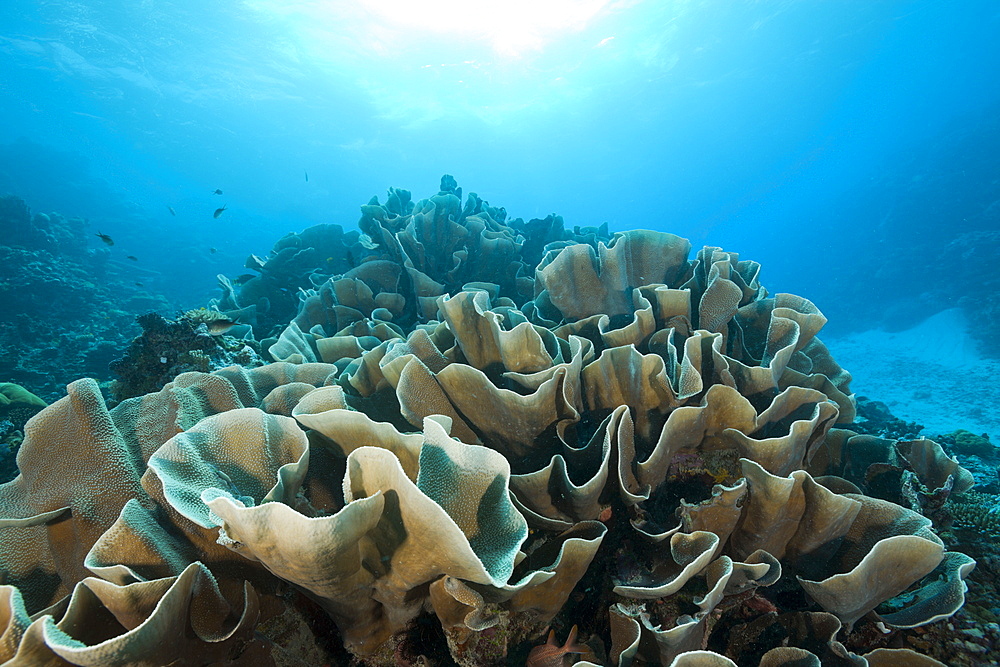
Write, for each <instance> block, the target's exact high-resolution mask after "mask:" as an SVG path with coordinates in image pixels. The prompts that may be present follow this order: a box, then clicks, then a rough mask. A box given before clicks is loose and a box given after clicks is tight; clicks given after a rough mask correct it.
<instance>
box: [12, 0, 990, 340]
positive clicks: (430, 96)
mask: <svg viewBox="0 0 1000 667" xmlns="http://www.w3.org/2000/svg"><path fill="white" fill-rule="evenodd" d="M0 21H2V22H0V56H2V58H3V67H2V68H0V86H2V88H0V91H2V95H0V156H2V158H3V159H2V167H0V191H7V192H11V193H14V194H17V195H18V196H21V197H22V198H24V199H25V200H26V201H27V202H28V204H29V206H31V207H32V209H33V210H38V211H49V210H56V211H60V212H62V213H63V214H65V215H75V216H83V217H87V218H89V219H90V220H91V221H92V224H95V225H97V226H99V227H101V230H102V231H104V232H105V233H108V234H111V235H112V236H113V237H114V238H116V239H119V244H120V245H122V246H125V245H129V246H130V247H135V248H143V247H147V248H148V247H149V246H150V244H152V246H153V247H155V248H156V252H155V253H150V252H148V251H147V252H145V253H144V255H145V256H144V257H143V258H142V259H143V260H144V261H148V262H149V266H150V267H152V268H155V269H157V270H160V271H163V272H170V271H171V270H173V271H176V269H178V268H183V269H184V274H183V276H181V277H180V278H178V277H177V276H173V277H172V278H171V280H169V281H164V284H162V285H161V286H159V287H160V288H161V289H164V290H167V291H169V292H170V293H171V295H172V296H175V297H176V298H178V299H184V298H192V297H195V296H201V294H200V292H198V291H197V289H198V287H197V286H198V285H204V284H213V282H214V280H213V278H214V274H215V273H218V272H221V271H223V270H225V269H230V267H232V266H236V265H237V264H238V263H242V259H243V256H244V254H245V253H247V252H250V251H253V250H256V251H257V252H261V253H262V252H264V251H266V249H267V248H268V247H270V245H271V243H272V242H273V240H274V239H275V238H276V237H278V236H280V235H282V234H284V233H286V232H290V231H299V230H301V229H303V228H305V227H307V226H309V225H312V224H316V223H323V222H337V223H340V224H343V225H345V226H350V225H353V224H354V223H355V221H356V219H357V217H358V205H359V204H361V203H364V201H366V200H367V199H368V198H369V197H371V196H372V195H382V194H383V193H384V192H385V190H386V188H387V187H388V186H394V187H401V188H407V189H411V190H412V191H413V192H414V194H415V197H417V198H419V197H421V196H425V194H424V193H428V194H433V192H432V191H434V189H435V187H436V186H437V179H438V177H439V176H440V174H442V173H449V174H453V175H454V176H455V177H456V178H457V179H458V181H459V183H460V184H462V185H463V186H465V189H466V190H471V191H475V192H477V193H479V195H480V196H481V197H483V198H484V199H486V200H488V201H490V202H493V203H494V204H496V205H503V206H504V207H505V208H506V209H507V210H508V211H509V212H510V214H511V215H513V216H518V217H523V218H525V219H528V218H532V217H544V216H545V215H546V214H549V213H557V214H559V215H562V216H563V217H564V219H565V220H566V223H567V224H568V225H580V226H587V225H594V226H596V225H600V224H601V223H604V222H607V223H608V224H609V226H610V228H611V229H612V230H614V231H617V230H624V229H631V228H637V227H642V228H650V229H657V230H664V231H670V232H673V233H676V234H679V235H681V236H685V237H687V238H690V239H691V240H692V241H693V242H694V243H695V245H696V246H700V245H701V244H711V245H718V246H722V247H723V248H725V249H727V250H730V249H731V250H735V251H737V252H740V254H741V256H742V257H744V258H747V259H754V260H757V261H759V262H761V263H762V264H764V266H765V267H766V274H765V275H766V276H767V278H768V285H769V286H770V289H771V290H772V291H775V290H777V291H792V292H795V293H799V294H805V295H807V296H808V297H809V298H811V299H813V300H814V301H816V302H817V303H818V304H819V305H820V307H821V308H823V309H824V312H828V314H830V315H832V314H833V313H834V312H835V311H836V310H837V308H838V304H837V301H838V299H839V298H840V296H841V295H843V293H844V292H859V291H862V292H864V294H863V297H864V299H871V298H874V297H875V296H876V295H878V298H879V299H885V298H887V297H888V298H898V299H901V300H902V299H914V298H919V295H920V294H922V293H923V292H925V291H926V290H927V288H926V286H925V285H921V284H920V283H923V282H925V281H924V280H921V279H919V278H917V276H915V275H913V274H907V275H906V276H905V277H903V276H892V277H891V279H892V281H893V282H892V284H891V285H888V286H886V289H882V290H878V291H874V290H872V289H871V286H864V285H861V284H858V283H857V282H855V283H848V284H844V283H843V282H842V281H841V280H840V277H841V276H842V275H843V274H845V273H847V274H849V275H851V276H852V277H853V276H855V275H857V276H858V277H863V276H865V275H867V274H868V272H869V269H870V267H869V269H866V270H865V271H864V272H862V273H860V274H855V272H854V269H855V268H856V266H857V265H859V264H860V265H869V264H870V263H871V262H873V261H878V262H882V261H885V258H886V255H887V254H892V253H893V252H894V251H893V248H894V247H897V246H898V245H899V244H900V243H902V244H906V243H909V242H910V239H908V238H906V237H907V236H908V235H909V234H910V233H916V232H918V231H919V232H920V233H921V234H924V235H927V234H930V235H939V236H940V238H941V239H942V240H946V239H950V238H951V237H952V236H953V235H954V234H955V232H956V231H958V230H960V229H962V228H963V227H965V226H966V225H967V221H966V220H965V218H966V217H968V214H969V210H968V209H969V208H970V207H969V206H968V202H966V201H963V199H964V198H965V196H966V195H968V194H969V193H967V192H966V190H967V189H969V188H970V187H981V188H992V195H993V196H994V197H995V196H996V195H997V186H996V184H995V182H994V180H995V174H996V173H997V157H996V156H997V155H998V154H1000V150H997V148H998V147H1000V132H998V128H997V117H998V115H1000V114H998V113H997V105H998V102H1000V85H998V83H1000V82H998V80H997V79H998V75H997V72H998V71H1000V48H998V47H997V46H996V39H995V35H996V34H998V28H1000V7H998V6H997V5H996V3H994V2H991V1H989V0H984V1H982V2H976V1H970V2H962V3H958V4H956V3H949V2H941V1H928V0H924V1H916V2H862V1H858V2H852V1H840V0H836V1H831V2H812V1H802V2H721V1H720V2H667V1H663V2H661V1H654V0H647V1H645V2H642V1H634V0H618V1H613V0H607V1H601V0H589V1H579V2H573V1H570V0H561V1H553V2H544V3H532V2H505V3H491V2H485V1H481V2H447V1H443V0H437V1H428V2H390V1H376V0H372V1H370V2H361V1H359V2H284V1H277V0H276V1H273V2H272V1H268V0H257V1H252V2H219V3H202V2H155V3H153V2H52V1H47V2H40V3H9V5H8V6H6V7H5V9H4V12H3V17H2V19H0ZM963 142H964V143H963ZM959 146H965V148H966V150H964V151H962V152H954V153H953V152H950V149H957V147H959ZM932 171H936V172H941V173H940V174H931V173H929V172H932ZM305 174H308V179H309V180H308V181H306V179H305ZM935 176H937V177H938V178H937V180H932V179H933V178H934V177H935ZM920 178H925V179H927V181H928V187H933V188H936V190H935V192H934V193H933V197H934V198H935V199H937V200H940V199H948V198H952V199H954V200H956V201H955V204H956V205H955V206H954V207H949V206H948V202H942V205H943V210H941V211H927V210H925V209H918V210H915V211H907V219H906V220H905V221H903V222H900V223H895V224H892V225H890V226H889V228H886V225H885V221H884V217H885V216H886V215H890V214H891V211H892V210H893V209H894V208H895V209H899V208H900V207H905V206H906V204H907V202H906V199H907V198H910V197H920V196H921V194H922V193H920V192H919V190H920V187H921V184H920V183H919V182H917V181H918V179H920ZM941 178H943V179H946V182H940V179H941ZM887 180H888V181H889V187H891V192H890V191H888V190H883V191H882V192H881V194H880V195H875V196H873V195H871V193H870V192H869V190H870V189H871V188H872V186H873V185H874V184H884V183H886V181H887ZM215 189H221V190H222V191H223V192H224V195H223V196H221V197H218V198H213V197H210V196H207V195H209V193H211V192H212V191H214V190H215ZM972 196H974V194H973V195H972ZM866 197H867V198H868V199H870V200H871V201H867V202H866V208H864V209H861V210H859V209H858V207H857V206H856V203H857V202H858V201H859V200H860V199H862V198H866ZM222 204H225V205H227V206H228V210H227V213H226V215H225V216H224V217H223V218H221V219H219V220H214V219H213V218H212V217H211V213H212V211H213V210H214V209H215V208H216V206H217V205H220V206H221V205H222ZM168 206H170V207H172V208H173V209H174V210H175V211H176V212H177V216H176V217H174V216H171V215H170V213H169V212H168V209H167V207H168ZM995 221H996V219H995V218H994V219H993V222H995ZM880 224H882V228H881V229H879V228H878V227H879V225H880ZM206 247H216V248H218V250H219V256H218V257H213V258H204V257H201V252H202V251H203V249H204V248H206ZM876 248H877V250H876ZM132 254H135V253H132ZM206 259H207V260H210V261H205V260H206ZM831 266H836V269H835V270H832V271H831V269H830V267H831ZM831 274H833V275H831ZM832 285H836V289H832V288H831V286H832ZM184 290H188V291H184ZM848 298H849V299H851V297H848ZM854 300H857V297H854ZM838 315H839V313H838ZM906 315H907V316H908V317H909V316H910V315H911V314H910V313H906ZM831 319H832V320H833V322H834V323H835V325H836V326H843V325H844V322H843V321H841V320H843V319H847V320H849V319H850V311H847V312H845V313H844V317H831ZM907 323H908V324H909V323H910V322H907ZM847 326H850V325H849V324H848V325H847Z"/></svg>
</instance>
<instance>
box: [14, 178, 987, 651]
mask: <svg viewBox="0 0 1000 667" xmlns="http://www.w3.org/2000/svg"><path fill="white" fill-rule="evenodd" d="M360 228H361V232H362V233H363V235H356V234H354V233H347V234H344V233H343V232H342V230H339V228H338V229H326V230H323V231H322V233H320V232H310V233H309V234H306V233H303V234H302V235H297V236H294V237H286V239H284V240H282V241H281V242H279V245H281V248H278V249H277V251H276V253H275V254H274V255H272V257H271V258H269V259H268V260H266V261H263V260H261V261H260V262H257V263H256V264H257V268H258V270H259V271H260V273H261V277H259V278H255V279H254V280H258V281H259V282H260V283H261V284H262V285H263V284H267V283H269V282H270V283H273V284H271V286H270V287H267V289H263V288H261V291H260V292H259V294H260V296H257V297H255V298H250V297H249V295H248V294H245V291H244V290H241V291H240V293H239V294H237V293H236V290H235V289H234V288H233V283H232V282H231V281H228V279H227V280H224V281H223V286H224V289H225V290H226V291H225V294H224V296H223V298H222V299H221V300H220V301H219V302H217V303H216V304H215V305H217V306H219V308H218V310H219V312H225V311H235V310H242V311H243V312H245V309H247V308H250V307H253V308H254V309H255V314H256V317H258V318H259V317H260V316H261V314H262V313H264V312H266V313H274V312H276V311H275V310H274V308H275V305H274V303H272V302H271V300H272V297H274V296H275V294H274V292H273V289H276V288H275V287H274V286H275V285H277V284H280V283H282V281H288V280H291V281H293V282H294V281H298V283H299V284H298V288H301V297H300V300H299V303H298V310H297V312H296V313H290V314H289V317H288V319H289V320H290V321H288V322H286V323H285V326H283V327H282V330H281V331H280V332H276V333H280V335H277V336H275V337H273V339H272V340H270V341H268V343H267V347H268V348H269V354H270V355H271V356H272V357H273V358H274V359H277V360H279V361H277V362H275V363H271V364H267V365H264V366H260V367H257V368H250V369H248V368H244V367H242V366H241V365H237V366H230V367H227V368H221V369H212V368H205V369H203V370H211V372H198V371H189V372H183V373H180V374H179V375H177V376H176V377H175V378H172V379H169V381H167V380H168V378H167V376H168V375H169V374H170V373H174V372H177V371H180V370H182V367H181V366H179V365H176V364H177V363H178V362H177V361H176V360H174V359H173V358H171V360H170V364H167V365H168V366H170V368H167V369H164V370H165V371H166V372H162V371H157V372H156V373H152V372H150V373H149V374H148V375H149V377H150V378H151V379H149V381H150V382H152V383H153V384H151V385H149V386H148V387H147V386H143V385H140V384H136V383H133V384H132V385H131V386H132V388H130V389H129V390H128V391H127V392H126V393H127V394H129V395H133V394H134V395H135V396H134V397H130V398H124V400H122V402H121V403H120V404H118V405H117V406H115V407H113V408H112V409H110V410H109V409H108V408H107V407H106V405H105V403H104V401H103V400H102V399H101V397H100V395H99V393H98V392H97V390H96V387H95V385H94V383H93V382H91V381H87V380H82V381H78V382H75V383H73V384H71V385H70V387H69V395H68V396H67V397H66V398H63V399H61V400H59V401H58V402H56V403H55V404H53V405H51V406H49V407H47V408H45V409H44V410H42V411H41V412H40V413H39V414H38V415H37V416H36V417H35V418H34V419H33V420H32V421H31V422H29V423H28V425H27V427H26V431H25V440H24V443H23V445H22V448H21V455H20V459H19V461H20V463H21V464H22V471H21V474H20V475H19V476H18V477H17V478H16V479H15V480H13V481H12V482H10V483H8V484H5V485H2V486H0V576H2V582H3V584H4V585H3V586H0V602H2V603H3V604H4V611H3V613H2V614H0V618H5V619H7V620H6V628H5V629H3V632H2V633H0V635H2V636H3V638H4V641H3V643H0V659H3V658H14V660H15V663H16V662H17V661H18V660H20V661H21V662H25V661H29V660H38V661H51V662H52V663H53V664H55V663H59V664H81V665H82V664H95V663H96V662H100V663H102V664H130V663H140V662H141V663H144V664H170V663H174V662H178V663H180V662H182V663H184V664H210V663H213V662H226V661H228V662H229V663H231V664H299V663H296V662H295V660H296V658H295V657H294V654H298V655H299V656H305V655H309V656H314V657H313V658H312V659H313V660H314V661H316V662H318V661H319V660H325V661H327V662H332V661H334V660H335V659H345V658H344V654H342V653H341V654H338V653H336V652H337V651H343V650H344V649H346V651H347V652H349V654H350V655H351V656H352V659H353V660H354V661H356V662H357V663H362V664H366V665H373V666H374V665H391V664H459V665H484V666H488V665H505V664H524V663H525V661H526V660H528V659H529V657H530V659H531V660H532V661H535V662H537V660H538V656H539V655H540V652H539V651H537V650H533V649H534V648H535V647H536V646H538V645H540V644H543V642H544V637H545V636H546V634H548V631H549V629H550V628H552V629H555V630H556V631H557V634H558V635H560V636H565V635H567V633H568V634H570V636H571V637H576V636H577V635H576V632H577V631H576V629H575V628H574V630H573V632H570V631H569V628H570V626H578V628H579V639H577V640H576V643H575V644H573V646H574V651H576V650H578V651H579V654H580V657H581V658H582V660H581V662H579V663H578V664H592V665H596V664H609V665H630V664H651V665H664V666H666V665H733V664H739V665H758V664H759V665H789V664H820V663H821V662H822V663H823V664H827V663H829V664H857V665H864V664H869V665H888V664H927V665H933V664H940V663H937V662H936V660H934V659H932V658H930V657H926V656H921V655H920V654H919V652H918V651H914V650H913V649H914V648H916V646H915V645H914V644H912V643H911V644H909V645H907V643H906V642H905V639H906V638H907V637H909V636H910V635H908V634H907V633H908V632H913V631H914V630H913V629H915V628H922V627H925V626H927V625H929V624H932V623H934V622H937V621H941V620H942V619H947V618H949V617H951V616H952V615H954V614H955V613H956V611H957V610H958V609H959V608H960V607H961V606H962V604H963V602H964V594H965V591H966V583H965V581H966V579H967V577H968V575H969V573H970V571H971V570H972V568H973V567H974V565H975V561H974V560H973V559H972V558H971V557H969V556H967V555H966V554H964V553H961V552H957V551H949V550H948V549H947V548H946V546H945V543H944V541H943V540H942V539H941V538H940V537H939V536H938V535H937V534H936V533H935V531H934V530H933V521H932V518H931V517H939V515H940V513H941V512H943V511H944V510H943V509H942V508H943V507H944V506H945V505H946V504H947V503H954V502H956V497H957V496H960V495H961V494H962V493H965V492H967V491H968V490H969V489H970V487H971V486H972V484H973V480H972V477H971V475H970V474H969V472H968V471H967V470H965V469H964V468H962V467H961V466H959V465H958V463H957V462H956V461H955V460H954V459H951V458H950V457H949V456H947V455H946V454H945V452H944V451H943V450H942V449H941V447H940V446H939V445H937V443H934V442H933V441H930V440H896V439H888V438H879V437H875V436H873V435H867V434H859V433H857V432H854V431H851V430H849V428H850V425H851V424H852V422H853V421H854V418H855V412H856V408H855V400H854V397H853V395H852V393H851V390H850V379H851V377H850V374H849V373H847V372H846V371H845V370H844V369H842V368H840V366H839V365H838V364H837V363H836V361H835V360H834V359H833V358H832V356H831V355H830V353H829V351H828V350H827V348H826V346H825V345H824V344H823V343H822V342H821V341H820V339H819V338H818V337H817V335H818V333H819V331H820V330H821V328H822V327H823V325H824V324H825V322H826V319H825V317H824V316H823V315H822V313H821V312H820V311H819V309H818V308H816V306H815V305H814V304H812V303H811V302H810V301H808V300H806V299H803V298H801V297H798V296H794V295H790V294H777V295H774V296H769V295H768V293H767V291H766V290H765V288H764V287H763V286H762V284H761V282H760V266H759V265H758V264H757V263H755V262H752V261H748V260H741V259H740V258H739V256H738V255H737V254H735V253H732V252H726V251H723V250H721V249H719V248H713V247H706V248H704V249H702V250H700V251H698V252H697V253H696V254H695V256H694V257H693V258H692V257H691V256H690V251H691V248H690V244H689V243H688V242H687V241H686V240H685V239H682V238H679V237H677V236H674V235H671V234H666V233H661V232H652V231H645V230H637V231H628V232H624V233H618V234H615V235H614V236H613V237H612V238H610V239H606V238H603V237H602V230H589V231H588V230H576V232H574V234H576V235H579V236H580V237H582V238H576V237H574V236H573V234H570V233H567V232H565V230H563V228H562V221H561V220H558V221H557V220H556V219H555V218H552V219H551V220H549V219H547V220H546V221H537V220H536V221H531V222H530V223H523V221H512V222H511V223H510V224H507V222H506V211H504V210H503V209H499V208H494V207H490V206H489V205H488V204H487V203H486V202H483V201H482V200H480V199H479V197H478V196H476V195H474V194H470V195H469V196H468V198H467V199H466V200H465V201H464V203H463V200H462V193H461V189H460V188H458V186H457V183H455V181H454V179H452V178H451V177H447V176H446V177H445V178H443V179H442V183H441V190H440V192H439V193H438V194H437V195H435V196H434V197H431V198H429V199H424V200H420V201H417V202H413V201H411V198H410V193H409V192H407V191H404V190H395V189H393V190H390V192H389V197H388V199H387V201H386V203H385V204H379V203H378V201H377V200H372V201H371V202H370V203H369V204H367V205H366V206H364V207H362V220H361V223H360ZM307 231H308V230H307ZM311 236H315V237H316V238H311ZM276 247H277V246H276ZM307 248H308V249H311V251H307ZM526 249H528V250H526ZM319 250H322V252H318V251H319ZM289 251H290V252H289ZM302 253H306V254H305V255H303V254H302ZM327 253H329V255H328V256H329V257H331V258H332V264H334V265H336V266H337V267H340V269H342V270H341V271H339V272H334V271H330V272H329V273H324V272H323V271H317V269H316V267H315V261H316V257H317V256H320V255H324V254H327ZM279 257H282V258H283V259H280V260H279V259H278V258H279ZM296 258H298V259H296ZM272 263H273V264H272ZM345 263H347V264H354V265H353V266H345ZM269 265H271V267H272V268H271V269H267V267H268V266H269ZM279 266H280V267H281V269H280V270H279ZM305 280H308V281H309V284H310V285H311V287H307V286H304V285H303V284H302V282H303V281H305ZM252 282H253V281H249V282H247V283H245V285H244V287H246V285H250V284H251V283H252ZM256 289H258V288H257V287H254V290H256ZM268 304H270V305H268ZM192 317H193V316H191V317H189V319H192ZM194 319H198V318H197V317H194ZM202 319H204V318H202ZM257 321H258V323H260V322H261V320H259V319H258V320H257ZM172 326H177V324H176V323H174V324H171V323H167V322H150V323H149V326H147V327H146V329H147V335H146V340H145V341H143V342H140V343H137V345H138V347H136V348H133V351H132V353H130V354H131V355H132V357H133V358H138V357H146V356H150V355H151V356H150V358H155V357H156V354H157V351H158V350H160V349H165V348H163V347H162V346H163V345H166V344H167V342H166V341H167V339H169V338H171V335H170V331H171V327H172ZM185 326H187V328H188V330H187V331H185V332H184V336H190V335H193V336H195V337H198V336H204V335H206V334H205V332H201V333H199V332H198V329H197V327H195V326H194V325H193V323H190V322H189V323H188V324H186V325H185ZM199 326H201V327H203V328H204V326H205V323H204V322H202V323H201V324H200V325H199ZM161 334H162V336H161ZM210 338H211V337H210V336H209V339H210ZM205 342H206V344H207V343H208V342H209V341H208V340H206V341H205ZM158 346H159V347H158ZM183 346H187V342H185V343H184V345H182V347H183ZM146 347H148V348H149V350H146ZM150 350H151V351H152V352H150ZM161 365H162V362H161ZM137 367H138V366H137ZM139 375H146V373H145V372H143V373H139ZM137 381H138V378H137ZM161 381H165V382H163V383H162V386H161ZM156 389H158V390H157V391H155V393H149V392H152V391H153V390H156ZM142 392H146V393H143V394H142V395H139V394H140V393H142ZM123 397H124V395H123ZM42 489H44V492H39V490H42ZM925 515H926V516H925ZM319 618H326V619H332V623H333V626H334V627H335V628H336V635H337V640H338V641H336V642H332V645H331V641H330V638H329V637H321V636H319V635H318V634H317V633H316V632H315V631H314V630H313V629H312V628H317V627H322V625H321V623H322V622H321V621H320V620H319ZM309 619H312V620H309ZM325 627H329V626H325ZM303 638H304V641H305V644H307V647H305V648H304V647H303V646H302V642H303ZM570 641H571V642H572V640H570ZM340 644H342V645H343V648H340ZM550 652H551V651H550ZM290 655H292V656H293V657H289V656H290ZM335 655H336V656H339V657H337V658H334V657H332V656H335ZM555 657H556V658H558V659H559V660H562V654H561V653H560V654H558V655H556V656H555ZM303 659H304V658H303ZM553 660H555V658H553ZM829 661H834V662H829Z"/></svg>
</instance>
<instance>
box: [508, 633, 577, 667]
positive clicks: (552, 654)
mask: <svg viewBox="0 0 1000 667" xmlns="http://www.w3.org/2000/svg"><path fill="white" fill-rule="evenodd" d="M588 651H589V649H588V648H587V647H584V646H580V645H579V644H577V643H576V626H575V625H574V626H573V629H572V630H570V631H569V636H568V637H566V643H565V644H563V645H562V646H559V644H558V643H557V642H556V631H555V630H549V639H548V641H546V642H545V643H544V644H542V645H541V646H536V647H535V648H533V649H531V653H529V654H528V660H527V662H525V663H524V664H525V667H562V666H563V656H565V655H566V654H567V653H587V652H588Z"/></svg>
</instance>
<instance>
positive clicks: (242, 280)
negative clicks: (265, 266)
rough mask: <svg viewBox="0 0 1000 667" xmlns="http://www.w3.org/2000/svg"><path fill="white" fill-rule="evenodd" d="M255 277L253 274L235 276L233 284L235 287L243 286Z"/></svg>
mask: <svg viewBox="0 0 1000 667" xmlns="http://www.w3.org/2000/svg"><path fill="white" fill-rule="evenodd" d="M256 277H257V276H256V275H254V274H253V273H243V274H241V275H238V276H236V280H235V281H233V282H235V283H236V284H237V285H245V284H246V283H248V282H250V281H251V280H253V279H254V278H256Z"/></svg>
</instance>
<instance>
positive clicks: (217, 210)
mask: <svg viewBox="0 0 1000 667" xmlns="http://www.w3.org/2000/svg"><path fill="white" fill-rule="evenodd" d="M226 206H228V204H226ZM226 206H223V207H222V208H217V209H215V213H213V214H212V217H213V218H218V217H219V216H220V215H222V212H223V211H225V210H226Z"/></svg>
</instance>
